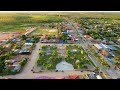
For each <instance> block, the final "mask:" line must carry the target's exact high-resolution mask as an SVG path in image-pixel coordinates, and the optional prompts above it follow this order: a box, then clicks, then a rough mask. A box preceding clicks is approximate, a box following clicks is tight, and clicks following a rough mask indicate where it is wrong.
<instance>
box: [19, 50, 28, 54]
mask: <svg viewBox="0 0 120 90" xmlns="http://www.w3.org/2000/svg"><path fill="white" fill-rule="evenodd" d="M23 52H30V51H29V50H20V52H19V53H23Z"/></svg>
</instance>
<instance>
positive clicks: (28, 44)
mask: <svg viewBox="0 0 120 90" xmlns="http://www.w3.org/2000/svg"><path fill="white" fill-rule="evenodd" d="M24 45H25V46H32V45H33V43H25V44H24Z"/></svg>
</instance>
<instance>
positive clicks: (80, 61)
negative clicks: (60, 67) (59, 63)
mask: <svg viewBox="0 0 120 90" xmlns="http://www.w3.org/2000/svg"><path fill="white" fill-rule="evenodd" d="M65 60H66V61H67V62H68V63H71V64H72V65H73V66H74V69H89V66H90V67H91V66H93V67H94V64H93V63H92V61H91V60H90V58H89V57H88V54H87V53H86V52H85V51H84V49H83V48H82V47H81V46H80V45H66V55H65Z"/></svg>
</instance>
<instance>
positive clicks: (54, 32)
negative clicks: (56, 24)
mask: <svg viewBox="0 0 120 90" xmlns="http://www.w3.org/2000/svg"><path fill="white" fill-rule="evenodd" d="M57 33H58V30H57V29H46V28H38V29H36V30H35V32H34V33H33V34H39V35H50V36H52V35H57Z"/></svg>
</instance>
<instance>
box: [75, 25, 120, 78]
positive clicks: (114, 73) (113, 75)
mask: <svg viewBox="0 0 120 90" xmlns="http://www.w3.org/2000/svg"><path fill="white" fill-rule="evenodd" d="M73 26H74V24H73ZM75 30H76V33H77V32H78V30H77V29H76V28H75ZM78 36H79V37H82V39H81V40H80V38H79V43H80V45H81V46H82V47H83V48H84V50H86V49H87V50H88V52H89V54H91V53H90V52H91V51H90V50H89V48H88V46H87V45H92V43H91V42H90V41H89V40H86V39H85V38H84V37H83V35H82V34H81V33H79V35H78ZM90 58H91V60H92V61H93V62H94V64H95V65H96V66H98V67H99V68H100V70H101V71H103V72H104V73H105V74H106V75H107V77H109V78H113V79H116V78H119V77H120V74H119V73H118V72H117V71H115V69H114V68H113V66H112V65H111V63H110V62H109V61H108V60H107V59H106V58H105V60H106V61H107V63H108V64H109V65H110V66H111V68H110V69H109V70H106V69H104V67H103V66H102V65H101V64H100V63H99V61H97V59H96V58H95V56H93V55H92V54H91V56H90Z"/></svg>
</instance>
